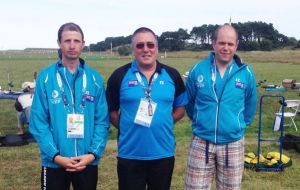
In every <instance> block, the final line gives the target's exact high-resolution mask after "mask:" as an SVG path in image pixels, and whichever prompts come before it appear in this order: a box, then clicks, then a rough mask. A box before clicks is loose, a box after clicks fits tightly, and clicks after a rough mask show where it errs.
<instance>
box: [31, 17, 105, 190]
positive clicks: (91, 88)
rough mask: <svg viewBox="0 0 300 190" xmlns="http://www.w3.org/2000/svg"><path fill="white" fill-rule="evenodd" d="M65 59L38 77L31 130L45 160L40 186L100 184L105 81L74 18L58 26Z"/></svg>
mask: <svg viewBox="0 0 300 190" xmlns="http://www.w3.org/2000/svg"><path fill="white" fill-rule="evenodd" d="M58 45H59V48H60V49H61V59H58V61H57V62H56V63H55V64H53V65H50V66H49V67H47V68H45V69H44V70H43V71H41V73H40V74H39V76H38V79H37V81H36V89H35V94H34V99H33V104H32V108H31V117H30V132H31V133H32V135H33V136H34V138H35V139H36V140H37V143H38V144H39V147H40V152H41V159H42V171H41V188H42V189H53V190H60V189H69V187H70V183H72V186H73V188H74V189H81V190H87V189H91V190H92V189H96V186H97V179H98V168H97V165H98V163H99V160H100V158H101V156H102V154H103V151H104V148H105V145H106V142H107V135H108V129H109V117H108V108H107V103H106V98H105V91H104V85H103V80H102V78H101V77H100V75H99V74H98V73H97V72H96V71H95V70H94V69H92V68H90V67H89V66H88V65H86V64H85V62H84V60H82V59H81V58H80V54H81V52H82V50H83V48H84V35H83V32H82V30H81V28H80V27H79V26H78V25H76V24H74V23H66V24H64V25H62V26H61V27H60V29H59V31H58Z"/></svg>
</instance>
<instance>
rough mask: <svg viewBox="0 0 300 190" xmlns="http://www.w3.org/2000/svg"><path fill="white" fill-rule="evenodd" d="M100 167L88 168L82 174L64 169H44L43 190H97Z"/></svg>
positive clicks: (42, 175) (42, 173) (42, 174)
mask: <svg viewBox="0 0 300 190" xmlns="http://www.w3.org/2000/svg"><path fill="white" fill-rule="evenodd" d="M97 179H98V167H97V166H87V167H86V168H85V169H84V170H82V171H80V172H67V171H65V169H64V168H47V167H42V172H41V189H42V190H69V189H70V184H71V183H72V186H73V189H74V190H95V189H96V188H97Z"/></svg>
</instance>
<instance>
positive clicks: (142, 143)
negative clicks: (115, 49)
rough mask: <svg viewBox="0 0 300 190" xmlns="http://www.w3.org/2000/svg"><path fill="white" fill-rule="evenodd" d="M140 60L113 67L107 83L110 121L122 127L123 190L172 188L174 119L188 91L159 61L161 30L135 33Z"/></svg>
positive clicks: (181, 110)
mask: <svg viewBox="0 0 300 190" xmlns="http://www.w3.org/2000/svg"><path fill="white" fill-rule="evenodd" d="M131 46H132V51H133V55H134V56H135V59H134V60H133V61H132V62H131V63H129V64H126V65H124V66H122V67H120V68H118V69H117V70H115V71H114V72H113V74H112V75H111V77H110V78H109V80H108V84H107V92H106V95H107V101H108V106H109V111H110V118H111V123H112V124H113V125H114V126H115V127H117V128H118V129H119V136H118V177H119V189H120V190H123V189H126V190H128V189H134V190H144V189H146V187H148V188H149V189H156V190H159V189H162V190H165V189H169V188H170V184H171V179H172V173H173V168H174V150H175V137H174V133H173V128H174V123H175V122H176V121H178V120H180V119H181V118H182V117H183V116H184V112H185V108H184V106H185V105H186V104H187V96H186V91H185V87H184V83H183V81H182V79H181V76H180V74H179V73H178V71H177V70H176V69H174V68H171V67H169V66H166V65H164V64H161V63H159V62H158V61H157V60H156V59H157V55H158V43H157V38H156V35H155V34H154V32H153V31H152V30H150V29H149V28H145V27H142V28H139V29H137V30H136V31H135V32H134V33H133V35H132V43H131Z"/></svg>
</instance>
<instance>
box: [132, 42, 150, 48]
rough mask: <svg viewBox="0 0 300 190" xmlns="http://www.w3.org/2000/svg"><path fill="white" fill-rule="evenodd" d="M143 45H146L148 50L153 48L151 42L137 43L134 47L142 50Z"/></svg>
mask: <svg viewBox="0 0 300 190" xmlns="http://www.w3.org/2000/svg"><path fill="white" fill-rule="evenodd" d="M145 44H146V46H147V48H148V49H153V48H155V44H154V43H153V42H147V43H137V44H136V45H135V47H136V48H137V49H143V48H144V47H145Z"/></svg>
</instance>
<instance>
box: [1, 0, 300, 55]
mask: <svg viewBox="0 0 300 190" xmlns="http://www.w3.org/2000/svg"><path fill="white" fill-rule="evenodd" d="M299 10H300V1H298V0H284V1H274V0H251V1H243V0H226V1H218V0H216V1H213V0H207V1H203V0H151V1H150V0H148V1H143V0H9V1H8V0H2V1H1V2H0V24H1V27H0V50H8V49H20V50H21V49H25V48H57V47H58V46H57V31H58V29H59V27H60V26H61V25H62V24H64V23H66V22H74V23H76V24H78V25H79V26H80V27H81V28H82V30H83V32H84V35H85V42H86V45H89V44H92V43H97V42H100V41H103V40H105V38H106V37H117V36H128V35H131V34H132V33H133V32H134V30H135V29H137V28H139V27H141V26H145V27H149V28H151V29H152V30H153V31H154V32H155V33H156V34H157V35H161V33H163V32H166V31H177V30H178V29H179V28H183V29H185V30H187V31H188V32H190V31H191V30H192V28H193V27H195V26H201V25H203V24H224V23H228V22H229V19H230V17H231V20H232V22H233V23H237V22H242V23H243V22H248V21H251V22H254V21H262V22H265V23H272V24H273V26H274V28H275V29H277V30H278V32H279V33H282V34H284V35H286V36H288V37H295V38H296V39H297V40H300V24H299V21H300V12H299Z"/></svg>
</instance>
